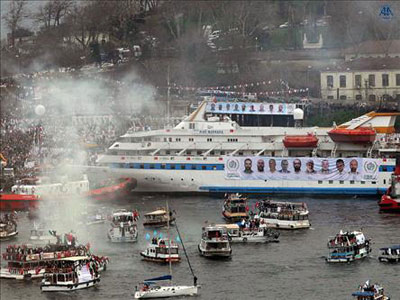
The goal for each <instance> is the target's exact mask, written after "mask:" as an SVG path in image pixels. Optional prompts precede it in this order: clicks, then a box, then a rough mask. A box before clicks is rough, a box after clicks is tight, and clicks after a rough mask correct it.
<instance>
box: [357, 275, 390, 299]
mask: <svg viewBox="0 0 400 300" xmlns="http://www.w3.org/2000/svg"><path fill="white" fill-rule="evenodd" d="M351 295H352V296H353V297H355V298H356V299H357V300H390V298H389V297H388V296H386V295H385V291H384V289H383V287H382V286H381V285H379V284H372V285H371V284H370V282H369V280H368V281H367V282H366V283H365V284H364V285H360V286H359V287H358V291H356V292H354V293H352V294H351Z"/></svg>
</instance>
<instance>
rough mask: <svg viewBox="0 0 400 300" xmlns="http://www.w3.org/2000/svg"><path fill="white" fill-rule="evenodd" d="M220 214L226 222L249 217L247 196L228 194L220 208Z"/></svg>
mask: <svg viewBox="0 0 400 300" xmlns="http://www.w3.org/2000/svg"><path fill="white" fill-rule="evenodd" d="M222 215H223V216H224V218H225V219H226V220H227V221H228V222H238V221H241V220H242V219H247V218H248V217H249V207H248V205H247V198H245V197H243V196H242V195H240V194H238V193H236V194H229V195H228V196H227V197H226V199H225V201H224V206H223V209H222Z"/></svg>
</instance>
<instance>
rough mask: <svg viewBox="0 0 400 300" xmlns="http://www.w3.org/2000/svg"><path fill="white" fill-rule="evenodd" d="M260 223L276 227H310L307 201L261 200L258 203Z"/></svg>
mask: <svg viewBox="0 0 400 300" xmlns="http://www.w3.org/2000/svg"><path fill="white" fill-rule="evenodd" d="M258 210H259V213H258V217H259V218H260V224H263V225H265V226H267V227H270V228H276V229H290V230H292V229H304V228H310V227H311V224H310V221H309V219H308V214H309V212H308V209H307V205H306V204H305V203H297V202H279V201H269V200H267V201H261V202H259V203H258Z"/></svg>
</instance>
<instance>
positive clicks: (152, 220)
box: [143, 208, 175, 227]
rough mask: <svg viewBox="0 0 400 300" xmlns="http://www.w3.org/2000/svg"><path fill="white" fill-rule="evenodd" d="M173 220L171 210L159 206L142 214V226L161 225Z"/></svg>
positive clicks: (170, 222)
mask: <svg viewBox="0 0 400 300" xmlns="http://www.w3.org/2000/svg"><path fill="white" fill-rule="evenodd" d="M174 221H175V217H174V216H173V215H172V211H168V210H167V209H165V208H159V209H157V210H155V211H152V212H149V213H147V214H145V215H144V221H143V226H153V227H163V226H167V225H168V224H169V225H171V224H172V223H173V222H174Z"/></svg>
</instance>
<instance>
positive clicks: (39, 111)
mask: <svg viewBox="0 0 400 300" xmlns="http://www.w3.org/2000/svg"><path fill="white" fill-rule="evenodd" d="M45 112H46V108H45V107H44V106H43V105H41V104H39V105H38V106H36V107H35V113H36V114H37V115H38V116H43V115H44V113H45Z"/></svg>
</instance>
